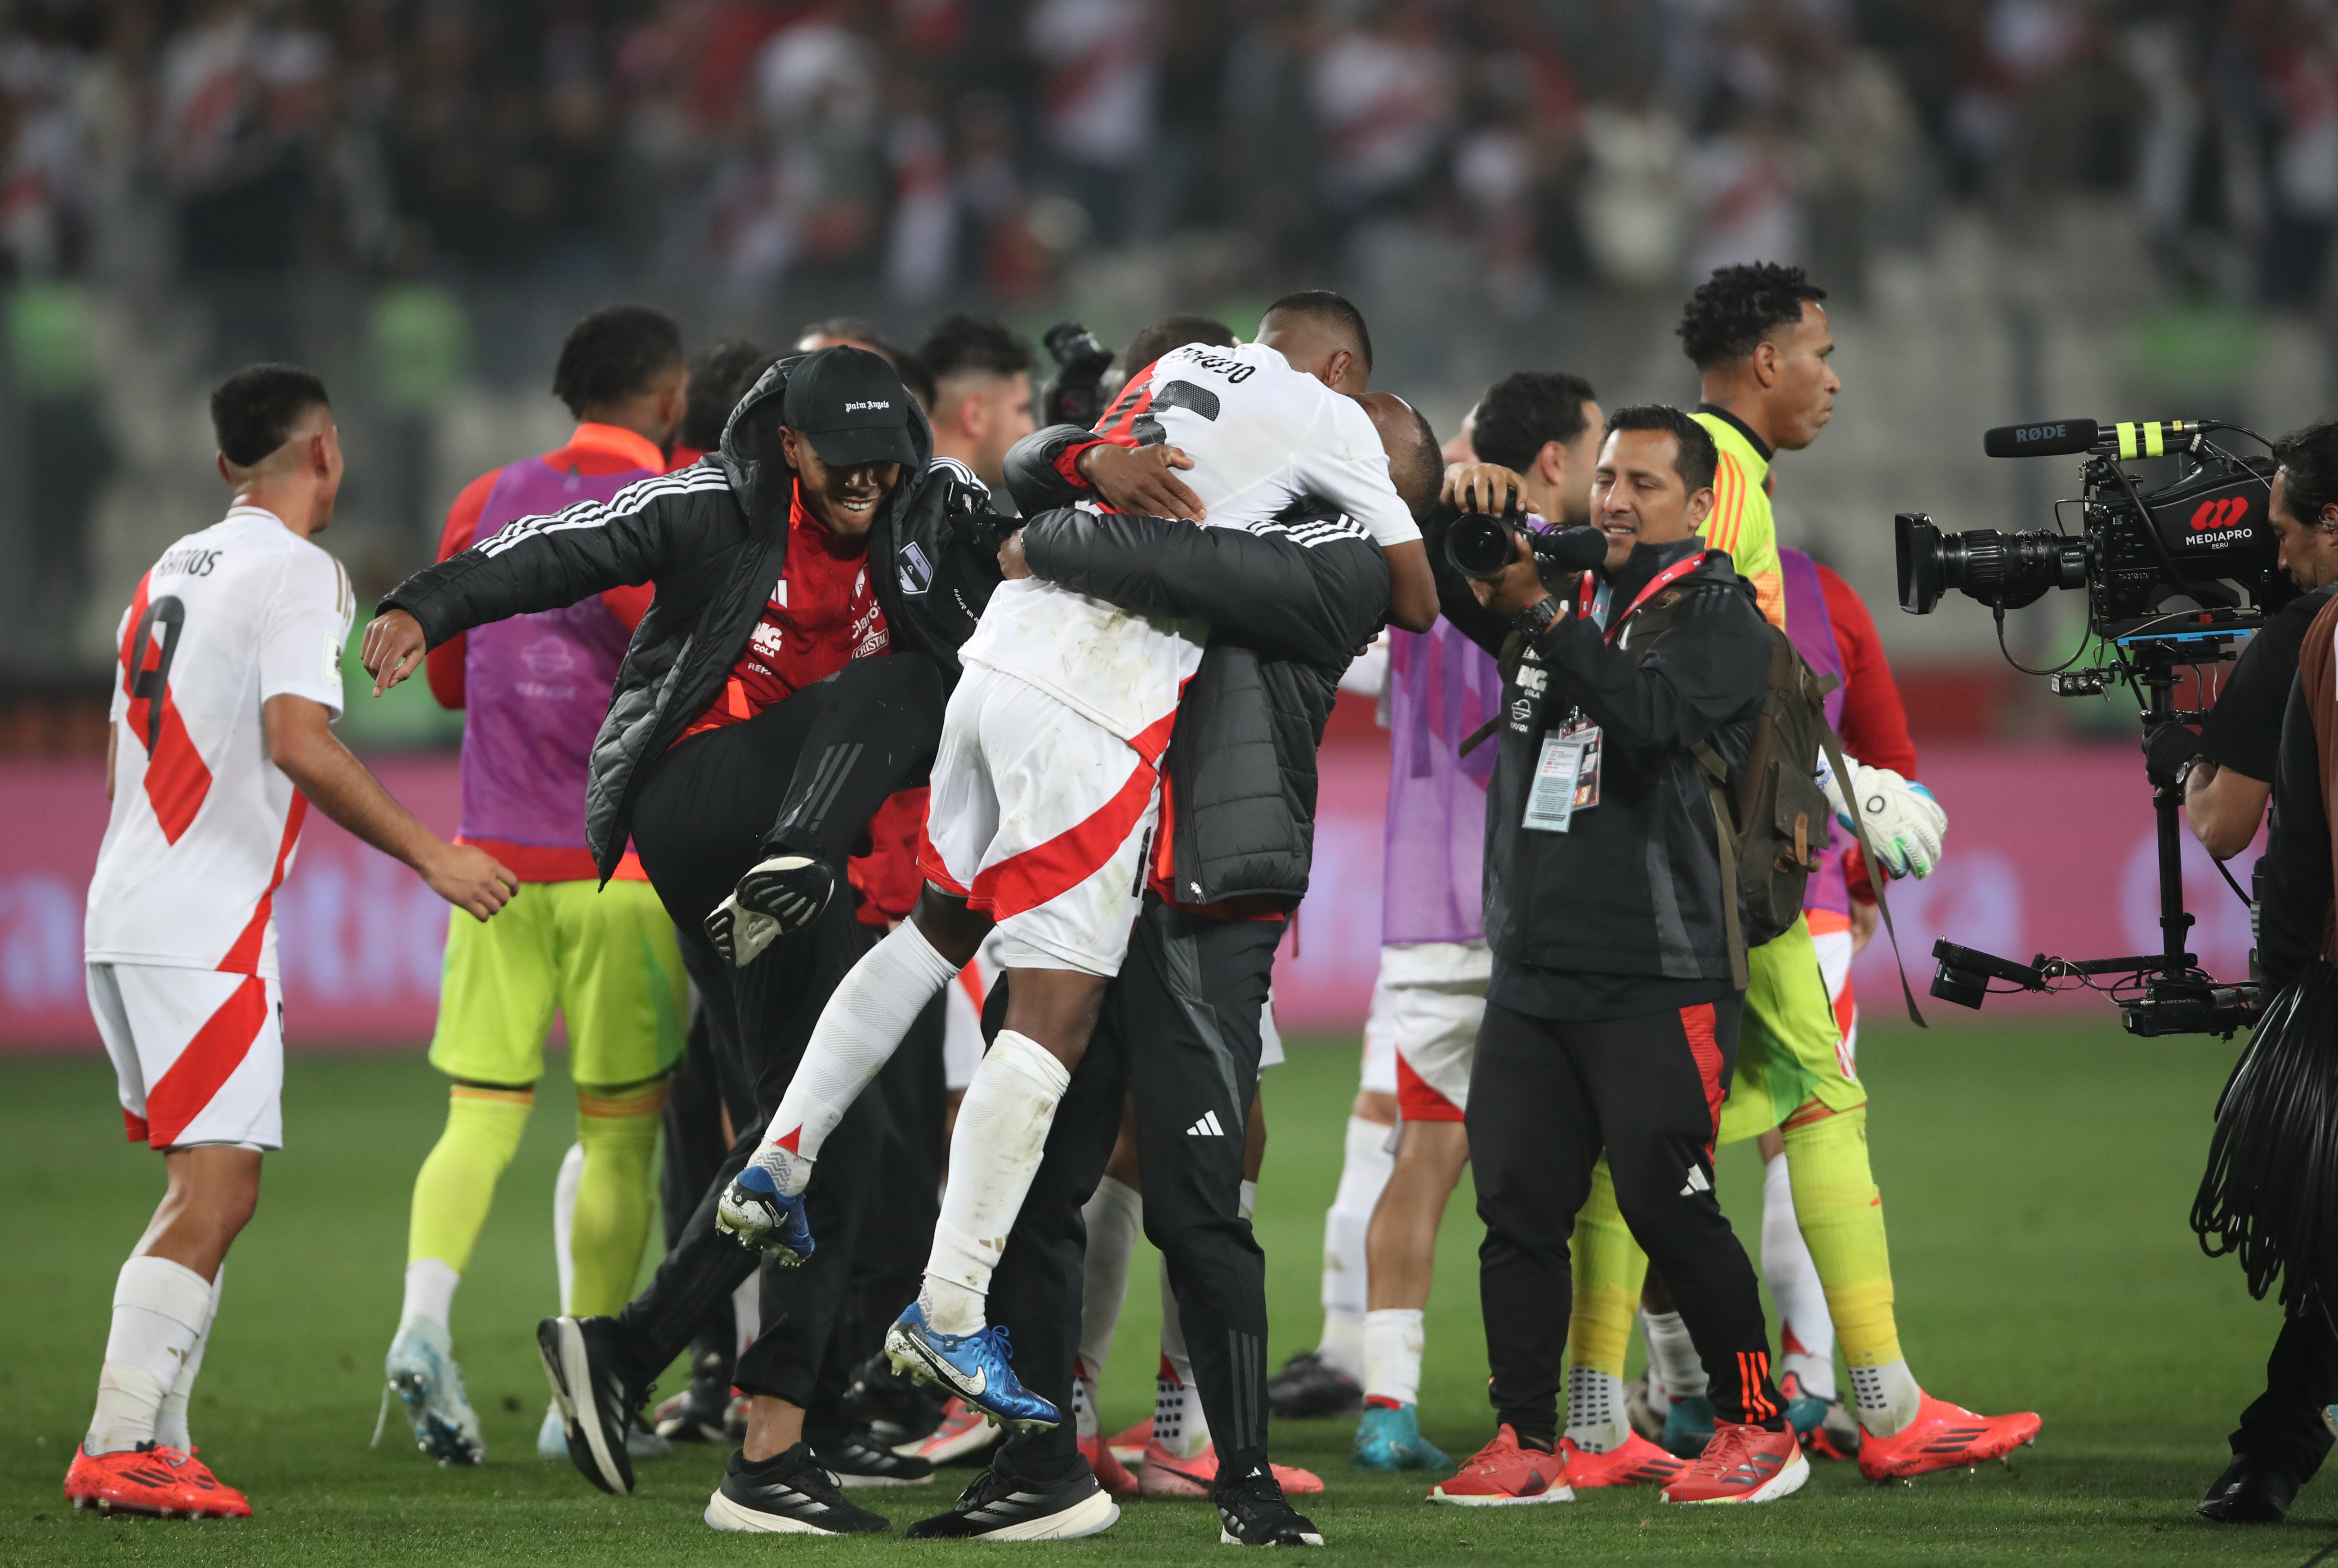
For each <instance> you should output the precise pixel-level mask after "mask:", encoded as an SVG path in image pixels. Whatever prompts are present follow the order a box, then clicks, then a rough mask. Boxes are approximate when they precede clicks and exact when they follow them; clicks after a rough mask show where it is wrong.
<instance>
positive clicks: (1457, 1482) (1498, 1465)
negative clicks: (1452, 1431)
mask: <svg viewBox="0 0 2338 1568" xmlns="http://www.w3.org/2000/svg"><path fill="white" fill-rule="evenodd" d="M1429 1501H1430V1502H1431V1503H1459V1504H1462V1505H1464V1506H1465V1507H1471V1508H1498V1507H1507V1506H1510V1505H1512V1504H1521V1503H1572V1502H1574V1501H1575V1494H1574V1492H1572V1491H1571V1490H1569V1489H1568V1487H1567V1472H1566V1466H1565V1465H1564V1463H1563V1462H1562V1461H1561V1460H1560V1458H1559V1456H1558V1455H1556V1454H1546V1453H1544V1452H1543V1451H1542V1450H1541V1449H1539V1448H1524V1447H1521V1446H1519V1445H1518V1433H1517V1431H1516V1430H1515V1429H1514V1428H1512V1427H1511V1426H1509V1424H1508V1423H1507V1422H1505V1423H1504V1424H1503V1426H1502V1429H1501V1430H1500V1431H1499V1432H1497V1433H1496V1434H1495V1435H1494V1440H1493V1441H1492V1442H1491V1443H1488V1444H1487V1445H1486V1446H1484V1447H1483V1448H1480V1449H1478V1451H1477V1452H1476V1453H1475V1454H1472V1455H1469V1458H1468V1459H1466V1460H1464V1461H1463V1462H1462V1465H1461V1468H1460V1470H1459V1472H1457V1473H1456V1474H1455V1475H1454V1477H1453V1478H1452V1479H1451V1480H1450V1481H1440V1482H1439V1483H1438V1484H1437V1485H1434V1486H1432V1487H1430V1488H1429Z"/></svg>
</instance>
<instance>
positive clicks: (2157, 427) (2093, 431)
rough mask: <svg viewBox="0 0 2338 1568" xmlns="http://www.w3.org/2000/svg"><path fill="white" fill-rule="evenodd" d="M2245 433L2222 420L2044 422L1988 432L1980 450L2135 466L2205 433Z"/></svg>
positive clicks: (1995, 453)
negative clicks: (2100, 458)
mask: <svg viewBox="0 0 2338 1568" xmlns="http://www.w3.org/2000/svg"><path fill="white" fill-rule="evenodd" d="M2239 428H2240V426H2237V425H2233V424H2230V423H2228V422H2226V421H2225V420H2222V419H2153V420H2148V421H2145V422H2142V423H2137V422H2134V421H2122V422H2121V423H2119V424H2117V425H2098V424H2097V423H2096V422H2095V421H2094V420H2092V419H2039V420H2037V421H2035V422H2033V423H2031V424H2028V425H2000V426H1998V427H1997V428H1996V429H1994V430H1989V431H1986V432H1984V433H1983V434H1982V436H1981V438H1980V447H1981V450H1982V451H1984V452H1986V453H1988V454H1989V456H1992V457H2077V456H2085V455H2087V454H2088V453H2093V452H2100V453H2103V454H2105V455H2114V454H2115V455H2116V456H2117V457H2118V459H2119V461H2120V462H2122V463H2132V462H2134V461H2135V460H2136V459H2137V458H2139V457H2164V456H2167V454H2169V453H2170V452H2176V451H2181V450H2182V449H2183V448H2184V447H2186V446H2189V445H2190V444H2191V441H2192V438H2193V437H2194V436H2197V435H2199V434H2201V433H2202V432H2203V431H2206V430H2237V429H2239Z"/></svg>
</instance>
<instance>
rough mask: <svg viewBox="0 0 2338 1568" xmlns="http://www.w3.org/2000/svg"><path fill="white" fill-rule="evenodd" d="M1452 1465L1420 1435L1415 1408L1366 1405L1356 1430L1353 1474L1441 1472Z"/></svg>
mask: <svg viewBox="0 0 2338 1568" xmlns="http://www.w3.org/2000/svg"><path fill="white" fill-rule="evenodd" d="M1452 1463H1453V1461H1452V1460H1450V1459H1449V1458H1447V1457H1446V1456H1445V1454H1444V1451H1443V1450H1442V1449H1440V1448H1439V1447H1438V1446H1437V1445H1436V1444H1434V1443H1431V1442H1430V1441H1429V1439H1428V1438H1426V1437H1423V1436H1421V1435H1420V1406H1418V1405H1367V1406H1364V1418H1363V1420H1362V1421H1361V1423H1359V1424H1358V1426H1357V1427H1356V1449H1355V1452H1354V1453H1352V1454H1351V1455H1348V1465H1349V1467H1350V1468H1351V1469H1355V1470H1442V1469H1444V1468H1446V1467H1447V1466H1448V1465H1451V1464H1452Z"/></svg>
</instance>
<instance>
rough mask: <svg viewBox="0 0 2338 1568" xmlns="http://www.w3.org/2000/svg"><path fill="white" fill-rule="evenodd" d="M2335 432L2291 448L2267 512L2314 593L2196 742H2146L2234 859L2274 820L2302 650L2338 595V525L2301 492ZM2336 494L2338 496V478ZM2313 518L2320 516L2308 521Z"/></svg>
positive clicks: (2215, 843)
mask: <svg viewBox="0 0 2338 1568" xmlns="http://www.w3.org/2000/svg"><path fill="white" fill-rule="evenodd" d="M2332 431H2333V426H2327V425H2321V426H2312V427H2310V428H2308V429H2306V430H2304V431H2301V432H2299V433H2298V434H2297V435H2296V436H2292V437H2290V439H2289V440H2288V441H2286V442H2284V444H2283V448H2284V463H2283V467H2282V470H2281V472H2279V473H2277V474H2276V475H2274V485H2273V496H2272V499H2271V501H2270V502H2269V503H2268V505H2267V508H2266V510H2267V513H2268V515H2269V516H2270V518H2271V520H2272V523H2273V528H2274V535H2275V536H2276V537H2277V538H2279V539H2280V541H2281V565H2282V570H2283V571H2284V572H2286V573H2289V578H2290V581H2291V582H2293V583H2296V584H2297V585H2298V587H2299V588H2300V589H2302V590H2304V593H2303V594H2302V596H2301V597H2299V598H2296V599H2294V600H2292V601H2290V603H2288V604H2286V605H2285V606H2284V607H2283V608H2282V609H2281V611H2280V612H2279V613H2276V614H2274V616H2273V617H2272V618H2271V619H2270V620H2268V621H2267V622H2265V625H2264V630H2263V631H2262V632H2258V633H2257V634H2256V635H2255V636H2254V637H2252V638H2250V639H2249V645H2248V646H2247V647H2246V648H2245V649H2243V650H2242V651H2241V659H2240V662H2239V663H2237V664H2235V665H2234V666H2233V673H2232V676H2231V678H2230V679H2228V680H2227V681H2225V685H2224V689H2223V690H2222V691H2219V692H2218V693H2217V694H2216V704H2215V707H2214V708H2212V709H2211V710H2210V711H2209V712H2208V716H2207V717H2206V718H2205V719H2204V720H2201V723H2200V730H2199V732H2198V733H2197V734H2195V733H2193V731H2191V730H2187V729H2186V728H2185V727H2184V726H2183V725H2181V724H2162V725H2161V726H2159V728H2157V729H2156V730H2153V731H2152V732H2151V733H2149V734H2148V735H2146V736H2145V737H2144V740H2143V754H2144V759H2145V764H2146V767H2145V771H2146V773H2147V774H2148V775H2149V777H2150V779H2151V782H2152V783H2153V784H2154V785H2156V787H2158V788H2160V789H2181V790H2183V792H2184V816H2185V818H2186V820H2187V821H2189V822H2190V823H2191V824H2192V831H2193V833H2194V834H2195V835H2196V837H2197V838H2199V840H2200V842H2201V844H2202V846H2203V847H2204V848H2206V849H2207V851H2208V853H2209V854H2211V855H2214V856H2215V858H2217V859H2219V860H2230V859H2231V858H2233V857H2234V856H2235V855H2238V854H2239V853H2240V852H2241V851H2242V850H2244V849H2245V848H2248V847H2249V845H2250V844H2251V843H2252V842H2254V840H2255V838H2256V836H2257V828H2259V827H2261V826H2263V825H2264V819H2265V801H2266V799H2267V798H2268V797H2269V796H2271V795H2272V793H2273V776H2274V765H2275V760H2276V759H2277V757H2278V756H2279V754H2280V748H2281V719H2282V712H2283V710H2284V708H2286V707H2287V706H2288V703H2289V689H2290V686H2291V684H2292V678H2293V677H2294V675H2295V674H2296V673H2297V652H2298V649H2299V647H2300V646H2302V645H2303V644H2304V642H2305V631H2306V628H2307V627H2309V626H2311V625H2313V618H2314V617H2315V616H2316V615H2318V614H2320V613H2322V607H2323V605H2324V604H2327V603H2329V602H2330V599H2331V596H2332V595H2333V593H2338V524H2333V523H2331V522H2327V521H2324V520H2323V519H2322V518H2319V517H2315V518H2314V519H2313V521H2312V522H2311V523H2306V522H2302V521H2300V515H2299V514H2298V513H2297V512H2296V511H2295V510H2294V501H2295V498H2296V496H2297V495H2298V494H2299V493H2300V492H2301V491H2303V492H2304V494H2306V495H2313V494H2314V493H2315V487H2314V480H2315V478H2317V477H2319V475H2317V474H2316V472H2315V468H2314V465H2315V463H2316V462H2317V461H2320V462H2329V461H2333V459H2332V458H2324V457H2321V456H2320V453H2319V448H2318V447H2317V446H2316V445H2315V443H2316V442H2317V440H2319V441H2320V442H2323V443H2331V442H2332V441H2333V435H2332ZM2330 478H2331V479H2332V480H2333V484H2332V485H2330V486H2329V487H2328V488H2329V490H2330V493H2332V494H2333V495H2338V473H2333V474H2332V475H2330ZM2306 515H2309V516H2310V515H2311V512H2310V510H2309V512H2308V513H2307V514H2306Z"/></svg>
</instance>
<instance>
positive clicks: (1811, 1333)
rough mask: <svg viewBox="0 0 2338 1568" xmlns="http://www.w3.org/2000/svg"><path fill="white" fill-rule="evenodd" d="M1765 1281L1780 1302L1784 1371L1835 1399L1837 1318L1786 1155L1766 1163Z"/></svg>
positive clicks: (1822, 1396) (1822, 1395)
mask: <svg viewBox="0 0 2338 1568" xmlns="http://www.w3.org/2000/svg"><path fill="white" fill-rule="evenodd" d="M1762 1282H1763V1284H1765V1285H1767V1286H1768V1287H1770V1299H1772V1300H1773V1301H1775V1302H1776V1303H1777V1304H1778V1339H1779V1343H1780V1344H1781V1345H1782V1346H1783V1348H1785V1354H1784V1355H1783V1356H1782V1357H1779V1360H1778V1371H1779V1374H1780V1375H1781V1376H1783V1375H1784V1374H1786V1373H1789V1372H1791V1373H1793V1375H1794V1376H1795V1377H1799V1378H1800V1379H1802V1384H1803V1390H1804V1392H1806V1393H1808V1394H1810V1395H1812V1397H1815V1398H1820V1399H1825V1400H1829V1401H1832V1399H1833V1398H1834V1397H1835V1382H1834V1318H1832V1316H1830V1315H1829V1314H1828V1312H1827V1304H1826V1290H1825V1289H1824V1288H1823V1287H1822V1286H1821V1285H1820V1284H1819V1270H1818V1265H1817V1264H1815V1263H1813V1262H1812V1261H1811V1250H1810V1247H1809V1245H1808V1244H1807V1243H1805V1242H1804V1241H1803V1227H1802V1223H1801V1221H1799V1220H1796V1219H1795V1218H1794V1185H1793V1181H1790V1180H1789V1179H1788V1177H1787V1174H1786V1157H1785V1155H1783V1154H1775V1155H1773V1156H1771V1158H1770V1160H1769V1161H1768V1162H1767V1163H1766V1164H1764V1165H1763V1167H1762Z"/></svg>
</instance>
